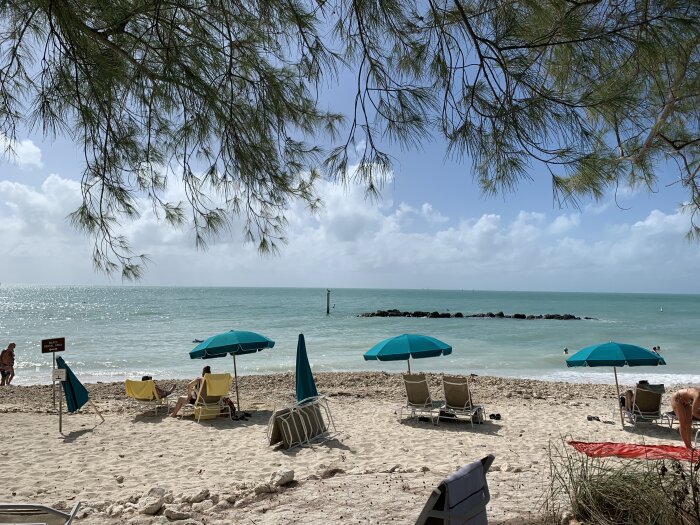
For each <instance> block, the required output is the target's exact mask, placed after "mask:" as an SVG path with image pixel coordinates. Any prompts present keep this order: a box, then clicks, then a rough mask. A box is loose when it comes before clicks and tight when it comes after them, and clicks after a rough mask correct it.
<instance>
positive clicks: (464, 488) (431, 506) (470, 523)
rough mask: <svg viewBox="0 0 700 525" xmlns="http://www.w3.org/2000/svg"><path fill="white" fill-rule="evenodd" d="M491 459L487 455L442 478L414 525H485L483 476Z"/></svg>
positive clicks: (486, 494) (486, 499) (486, 492)
mask: <svg viewBox="0 0 700 525" xmlns="http://www.w3.org/2000/svg"><path fill="white" fill-rule="evenodd" d="M493 460H494V456H493V455H492V454H489V455H488V456H486V457H485V458H484V459H482V460H480V461H475V462H473V463H469V464H468V465H465V466H463V467H462V468H461V469H459V470H458V471H457V472H455V473H453V474H451V475H450V476H448V477H447V478H445V479H444V480H443V481H442V482H441V483H440V484H439V485H438V487H437V488H436V489H433V492H432V493H431V494H430V496H429V497H428V501H427V502H426V503H425V506H424V507H423V510H422V511H421V513H420V515H419V516H418V519H417V520H416V525H488V518H487V516H486V505H487V503H488V502H489V500H490V499H491V494H490V493H489V487H488V483H487V482H486V473H487V472H488V470H489V468H490V467H491V463H493Z"/></svg>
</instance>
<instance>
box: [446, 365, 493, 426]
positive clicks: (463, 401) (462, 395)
mask: <svg viewBox="0 0 700 525" xmlns="http://www.w3.org/2000/svg"><path fill="white" fill-rule="evenodd" d="M442 388H443V392H444V394H445V403H444V404H443V405H442V407H441V408H440V409H441V410H442V412H445V413H447V414H453V415H455V416H465V417H468V418H469V422H470V423H471V425H472V426H474V420H475V419H476V422H477V423H481V422H483V420H484V407H483V406H481V405H475V404H473V402H472V396H471V390H470V389H469V378H468V377H462V376H449V375H443V376H442Z"/></svg>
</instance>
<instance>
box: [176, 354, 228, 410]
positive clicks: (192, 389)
mask: <svg viewBox="0 0 700 525" xmlns="http://www.w3.org/2000/svg"><path fill="white" fill-rule="evenodd" d="M207 374H211V367H210V366H208V365H207V366H205V367H204V368H203V369H202V375H201V376H200V377H197V378H195V379H193V380H192V381H190V382H189V383H187V394H185V395H184V396H180V397H179V398H178V400H177V403H176V404H175V407H174V408H173V411H172V412H171V413H170V417H177V416H178V414H179V412H180V410H181V409H182V407H183V406H185V405H192V406H193V407H194V406H196V405H197V403H198V401H199V400H200V399H203V398H206V397H208V396H207V395H206V393H205V392H202V391H201V390H202V386H203V384H204V377H205V376H206V375H207ZM229 377H230V375H229ZM200 394H203V395H200ZM220 400H221V403H222V404H224V405H226V406H227V407H228V411H229V415H230V416H231V418H232V419H233V418H234V417H235V415H236V405H234V404H233V401H231V400H230V399H229V398H228V397H221V398H220ZM198 419H200V418H198Z"/></svg>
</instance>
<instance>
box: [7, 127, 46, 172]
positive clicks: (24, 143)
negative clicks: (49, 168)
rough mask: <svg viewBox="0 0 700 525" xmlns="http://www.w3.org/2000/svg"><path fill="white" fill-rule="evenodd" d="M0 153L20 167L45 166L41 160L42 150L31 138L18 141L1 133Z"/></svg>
mask: <svg viewBox="0 0 700 525" xmlns="http://www.w3.org/2000/svg"><path fill="white" fill-rule="evenodd" d="M0 153H2V154H3V156H5V157H6V158H7V159H8V160H9V161H10V162H12V163H13V164H16V165H17V166H19V167H20V168H42V167H43V166H44V164H43V162H42V161H41V150H40V149H39V147H37V145H36V144H34V142H32V141H31V140H29V139H23V140H21V141H19V142H16V141H11V140H9V139H8V138H7V136H5V135H3V134H0Z"/></svg>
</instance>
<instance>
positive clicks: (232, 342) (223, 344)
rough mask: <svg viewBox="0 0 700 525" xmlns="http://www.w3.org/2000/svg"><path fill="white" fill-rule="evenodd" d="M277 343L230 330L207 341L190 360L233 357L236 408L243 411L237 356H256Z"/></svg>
mask: <svg viewBox="0 0 700 525" xmlns="http://www.w3.org/2000/svg"><path fill="white" fill-rule="evenodd" d="M273 346H275V342H274V341H273V340H272V339H268V338H267V337H265V336H264V335H260V334H258V333H255V332H247V331H245V330H230V331H228V332H223V333H221V334H217V335H213V336H211V337H210V338H209V339H205V340H204V341H202V342H201V343H199V344H198V345H197V346H195V347H194V348H193V349H192V350H190V359H213V358H215V357H225V356H227V355H232V356H233V375H234V377H235V385H236V406H237V407H238V410H240V409H241V397H240V395H239V393H238V370H237V368H236V356H237V355H242V354H254V353H255V352H258V351H260V350H263V349H265V348H272V347H273Z"/></svg>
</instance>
